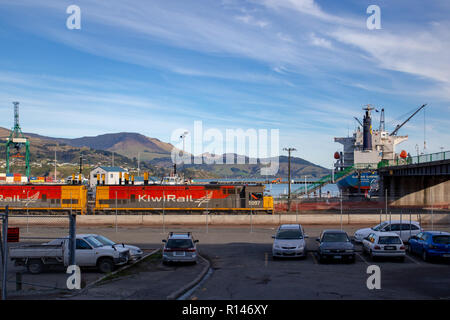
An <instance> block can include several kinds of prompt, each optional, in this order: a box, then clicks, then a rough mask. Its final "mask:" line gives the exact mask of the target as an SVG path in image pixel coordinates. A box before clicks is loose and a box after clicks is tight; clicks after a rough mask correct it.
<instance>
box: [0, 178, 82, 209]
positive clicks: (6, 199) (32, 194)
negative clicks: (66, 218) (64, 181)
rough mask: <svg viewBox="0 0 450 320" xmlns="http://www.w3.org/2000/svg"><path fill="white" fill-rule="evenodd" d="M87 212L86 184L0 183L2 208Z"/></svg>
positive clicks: (0, 206) (0, 203)
mask: <svg viewBox="0 0 450 320" xmlns="http://www.w3.org/2000/svg"><path fill="white" fill-rule="evenodd" d="M6 206H8V207H9V209H10V210H11V211H31V212H49V211H51V212H53V211H55V212H58V211H70V210H75V211H77V212H80V213H81V214H84V213H86V212H87V188H86V186H84V185H45V184H39V185H36V184H33V185H29V184H20V185H19V184H17V185H8V184H5V185H0V210H4V209H5V207H6Z"/></svg>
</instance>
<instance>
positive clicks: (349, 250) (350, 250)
mask: <svg viewBox="0 0 450 320" xmlns="http://www.w3.org/2000/svg"><path fill="white" fill-rule="evenodd" d="M354 251H355V250H353V249H348V250H345V252H354Z"/></svg>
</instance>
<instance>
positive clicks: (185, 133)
mask: <svg viewBox="0 0 450 320" xmlns="http://www.w3.org/2000/svg"><path fill="white" fill-rule="evenodd" d="M188 134H189V132H187V131H185V132H184V133H183V134H182V135H181V136H180V138H181V139H183V157H184V147H185V145H184V140H185V138H186V136H187V135H188Z"/></svg>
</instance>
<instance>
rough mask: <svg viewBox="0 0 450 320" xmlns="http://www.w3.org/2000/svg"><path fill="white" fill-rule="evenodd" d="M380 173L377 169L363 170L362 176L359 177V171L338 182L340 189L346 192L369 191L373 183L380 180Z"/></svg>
mask: <svg viewBox="0 0 450 320" xmlns="http://www.w3.org/2000/svg"><path fill="white" fill-rule="evenodd" d="M378 178H379V176H378V174H377V172H376V171H368V172H361V178H358V173H356V172H355V173H353V174H352V175H350V176H348V177H346V178H344V179H342V180H340V181H338V182H337V186H338V188H339V190H341V191H342V192H344V193H357V192H358V190H361V192H364V193H365V192H367V191H369V190H370V188H371V185H373V184H374V183H375V182H376V181H378Z"/></svg>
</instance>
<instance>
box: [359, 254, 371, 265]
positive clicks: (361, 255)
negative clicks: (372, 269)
mask: <svg viewBox="0 0 450 320" xmlns="http://www.w3.org/2000/svg"><path fill="white" fill-rule="evenodd" d="M356 254H357V255H358V257H360V258H361V259H362V261H364V262H365V263H366V264H367V265H370V263H368V262H367V260H366V259H364V257H363V256H362V255H360V254H359V253H358V252H356Z"/></svg>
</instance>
